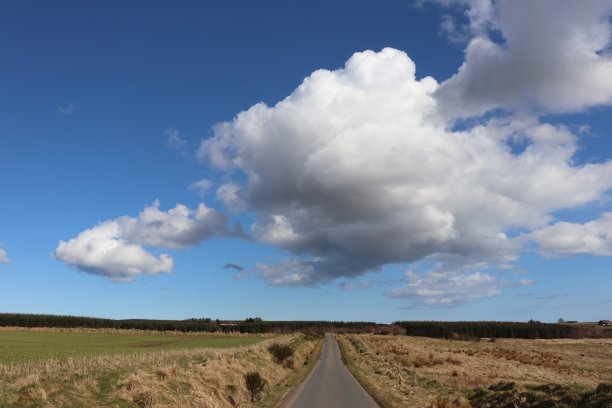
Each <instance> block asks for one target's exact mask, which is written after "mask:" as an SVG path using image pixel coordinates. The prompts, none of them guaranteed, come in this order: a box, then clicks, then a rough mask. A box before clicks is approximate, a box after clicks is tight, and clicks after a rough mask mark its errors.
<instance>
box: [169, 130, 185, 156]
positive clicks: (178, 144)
mask: <svg viewBox="0 0 612 408" xmlns="http://www.w3.org/2000/svg"><path fill="white" fill-rule="evenodd" d="M164 134H165V135H166V146H168V147H169V148H171V149H174V150H179V151H181V150H184V149H185V148H186V147H187V140H185V139H183V138H182V137H181V134H180V132H179V131H178V130H176V129H166V130H165V131H164Z"/></svg>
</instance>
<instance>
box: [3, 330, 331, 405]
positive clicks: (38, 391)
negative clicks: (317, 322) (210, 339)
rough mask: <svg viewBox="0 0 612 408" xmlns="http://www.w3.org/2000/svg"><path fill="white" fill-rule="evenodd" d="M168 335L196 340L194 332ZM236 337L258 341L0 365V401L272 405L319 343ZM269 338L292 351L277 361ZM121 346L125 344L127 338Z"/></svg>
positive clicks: (292, 337) (297, 336)
mask: <svg viewBox="0 0 612 408" xmlns="http://www.w3.org/2000/svg"><path fill="white" fill-rule="evenodd" d="M29 334H33V333H29ZM45 334H47V335H50V334H58V333H45ZM71 334H74V333H71ZM83 334H86V333H83ZM108 335H111V336H112V334H108ZM144 337H147V336H144ZM168 337H173V338H174V337H176V338H177V339H184V341H187V340H188V339H193V341H195V342H197V341H200V339H199V338H198V336H193V335H189V336H181V335H179V336H168ZM96 338H99V337H96ZM153 338H155V337H153ZM218 338H219V339H220V340H223V338H222V337H221V336H218ZM240 338H241V339H243V340H250V341H251V342H252V341H258V342H257V343H256V344H251V345H249V346H243V347H238V348H235V347H233V348H227V342H226V343H225V345H224V347H225V348H216V349H211V348H201V347H200V348H191V346H188V348H186V349H183V350H176V349H175V350H167V351H151V352H140V353H131V354H116V355H108V354H106V355H95V356H78V357H64V358H61V359H58V358H46V359H41V360H38V361H32V360H30V361H21V362H19V363H14V362H13V363H5V364H0V406H1V407H3V408H5V407H57V406H62V407H84V406H87V407H179V406H180V407H202V406H205V407H212V408H216V407H219V408H221V407H227V408H231V407H236V406H240V407H250V406H254V407H273V406H276V405H277V404H278V403H279V402H280V400H281V399H282V397H283V396H284V395H285V394H286V392H287V391H288V390H289V389H290V387H291V386H292V385H294V384H295V383H296V382H297V381H299V379H300V378H302V376H305V375H306V374H307V370H308V369H309V368H311V367H312V365H313V362H314V360H316V352H317V350H318V346H319V345H320V344H321V339H320V338H318V337H312V336H305V335H302V334H293V335H283V336H276V337H273V338H268V339H265V340H261V338H258V339H254V338H252V337H245V336H243V337H240ZM220 340H219V341H220ZM225 340H227V341H229V340H232V337H231V336H230V337H228V338H226V339H225ZM117 341H119V340H117ZM121 341H122V342H123V341H124V340H121ZM139 341H140V340H139ZM111 343H112V342H111ZM273 343H281V344H286V345H290V346H291V347H292V348H293V350H294V354H293V356H292V357H291V358H290V359H287V360H286V361H285V362H283V363H282V364H279V363H278V362H277V361H276V360H275V359H274V357H273V356H272V355H271V353H270V351H269V350H268V349H269V347H270V345H271V344H273ZM115 344H116V343H115ZM121 344H122V345H123V346H124V347H125V344H128V343H121ZM194 344H195V343H194ZM202 344H205V343H202ZM127 347H129V346H127ZM168 347H171V346H168ZM179 347H182V346H179ZM116 348H117V346H115V348H113V347H111V348H110V349H111V350H114V349H116ZM254 371H256V372H258V373H259V374H260V375H261V377H262V378H263V380H264V381H265V387H263V389H262V390H261V392H259V393H258V395H257V397H256V398H255V401H251V399H252V398H251V394H250V393H249V392H248V390H247V387H246V384H245V374H246V373H248V372H254Z"/></svg>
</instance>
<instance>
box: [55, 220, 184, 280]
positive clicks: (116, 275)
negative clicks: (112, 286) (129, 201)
mask: <svg viewBox="0 0 612 408" xmlns="http://www.w3.org/2000/svg"><path fill="white" fill-rule="evenodd" d="M55 257H56V258H57V259H59V260H61V261H63V262H65V263H67V264H69V265H72V266H75V267H77V268H78V269H80V270H82V271H84V272H88V273H92V274H94V275H101V276H105V277H108V278H111V279H113V280H117V281H124V282H129V281H131V280H132V279H133V277H134V276H137V275H141V274H149V275H156V274H158V273H169V272H172V268H173V260H172V258H171V257H170V255H168V254H162V255H160V256H159V257H156V256H154V255H152V254H151V253H149V252H147V251H146V250H144V249H143V247H142V246H141V245H139V244H134V243H130V242H128V241H126V240H125V239H124V238H123V235H122V230H121V227H120V226H119V223H118V222H117V221H107V222H104V223H102V224H98V225H96V226H95V227H93V228H91V229H87V230H85V231H83V232H81V233H80V234H79V235H77V236H76V237H75V238H72V239H71V240H69V241H68V242H64V241H60V243H59V244H58V246H57V249H56V250H55Z"/></svg>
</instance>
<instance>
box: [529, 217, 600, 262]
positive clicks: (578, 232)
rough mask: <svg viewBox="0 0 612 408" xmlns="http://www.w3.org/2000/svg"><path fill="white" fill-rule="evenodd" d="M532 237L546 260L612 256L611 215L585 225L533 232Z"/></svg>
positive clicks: (566, 224) (560, 224) (554, 226)
mask: <svg viewBox="0 0 612 408" xmlns="http://www.w3.org/2000/svg"><path fill="white" fill-rule="evenodd" d="M529 237H530V238H531V239H532V240H533V241H535V242H537V243H538V244H539V246H540V251H541V252H542V253H543V254H545V255H547V256H563V255H575V254H591V255H598V256H612V213H610V212H608V213H605V214H603V215H602V216H601V217H600V218H599V219H596V220H593V221H589V222H586V223H584V224H578V223H573V222H564V221H560V222H556V223H554V224H552V225H549V226H546V227H544V228H542V229H539V230H537V231H534V232H532V233H531V234H530V235H529Z"/></svg>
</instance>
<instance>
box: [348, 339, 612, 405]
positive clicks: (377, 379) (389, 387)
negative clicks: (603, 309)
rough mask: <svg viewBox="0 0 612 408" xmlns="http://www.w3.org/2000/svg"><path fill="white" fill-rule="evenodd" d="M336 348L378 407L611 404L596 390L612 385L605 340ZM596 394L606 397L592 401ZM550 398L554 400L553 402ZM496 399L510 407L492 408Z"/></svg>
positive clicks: (355, 342)
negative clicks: (548, 402)
mask: <svg viewBox="0 0 612 408" xmlns="http://www.w3.org/2000/svg"><path fill="white" fill-rule="evenodd" d="M339 343H340V346H341V349H342V351H343V356H344V358H345V359H346V360H347V363H348V364H347V365H348V366H349V368H350V369H351V371H352V372H353V373H354V374H355V375H356V377H357V378H358V379H359V380H360V381H361V382H362V384H363V385H364V387H365V388H366V389H367V390H368V391H369V392H370V393H371V394H372V395H373V396H375V397H377V399H378V401H379V402H380V403H381V406H383V407H404V406H419V407H420V406H423V407H425V406H438V407H452V406H461V407H468V406H506V405H505V403H506V402H507V403H508V404H510V405H508V406H516V407H527V406H531V405H527V402H528V401H529V400H530V398H533V399H538V398H553V400H554V398H557V397H558V398H557V399H556V400H554V402H556V403H559V401H560V400H561V399H563V398H566V399H568V400H569V399H571V398H574V399H580V398H587V397H589V398H590V397H593V398H595V399H597V398H599V400H601V399H602V398H603V400H604V401H605V403H606V404H608V405H587V404H584V405H583V403H579V404H574V405H550V406H604V407H607V406H609V404H612V394H611V392H612V386H609V385H607V386H606V385H603V386H600V384H606V383H607V384H610V383H612V353H611V352H610V351H611V350H612V339H609V338H601V339H552V340H542V339H539V340H527V339H497V340H495V341H485V340H482V341H462V340H452V339H434V338H425V337H410V336H377V335H343V336H340V337H339ZM597 387H599V388H597ZM555 390H556V391H555ZM596 390H599V391H600V392H601V393H603V394H599V393H598V394H597V395H595V396H592V395H591V394H596ZM555 392H556V393H557V394H558V395H557V396H551V395H552V394H554V393H555ZM500 393H501V394H503V395H504V397H505V398H509V399H510V400H508V401H503V402H500V401H499V400H495V401H496V402H493V401H494V399H493V398H496V397H498V396H499V395H498V394H500ZM589 393H591V394H589ZM478 398H481V400H484V401H485V402H482V401H481V400H478ZM479 401H480V402H479Z"/></svg>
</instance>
